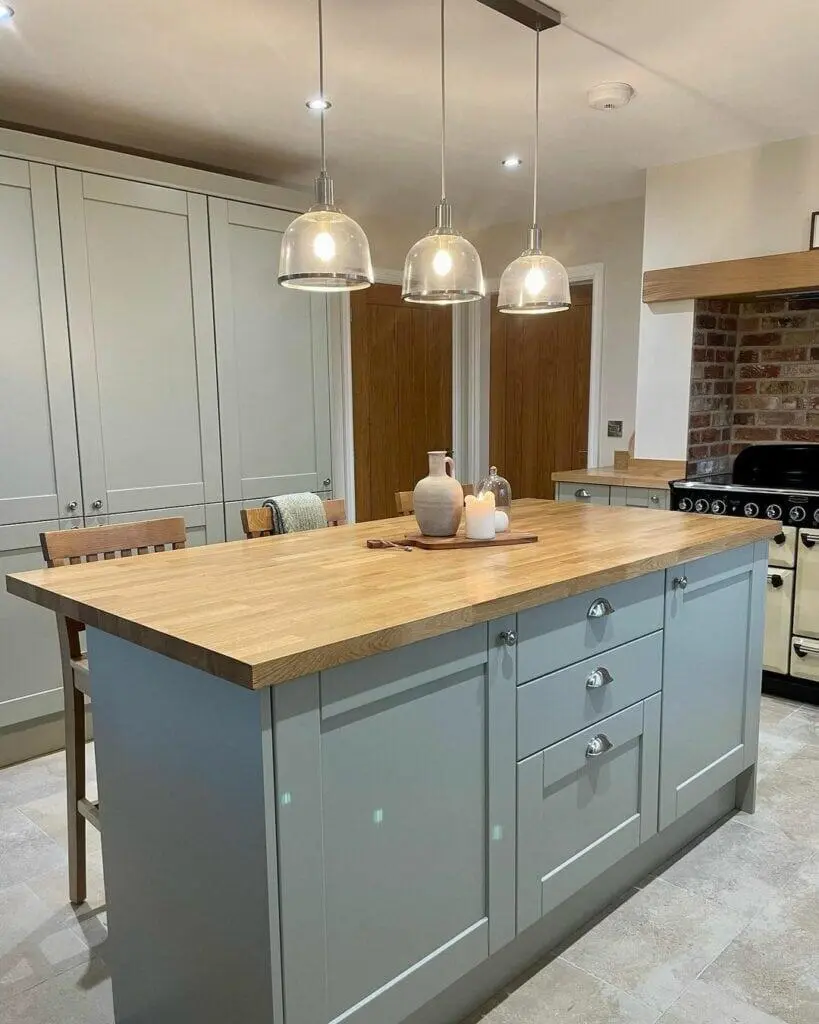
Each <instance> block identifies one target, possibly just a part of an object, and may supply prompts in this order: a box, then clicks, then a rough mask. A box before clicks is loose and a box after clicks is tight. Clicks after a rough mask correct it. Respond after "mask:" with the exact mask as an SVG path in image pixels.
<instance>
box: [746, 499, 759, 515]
mask: <svg viewBox="0 0 819 1024" xmlns="http://www.w3.org/2000/svg"><path fill="white" fill-rule="evenodd" d="M742 511H743V512H744V513H745V515H746V516H748V518H749V519H756V517H757V516H758V515H759V505H757V504H756V502H754V501H749V502H748V504H747V505H746V506H745V508H743V510H742Z"/></svg>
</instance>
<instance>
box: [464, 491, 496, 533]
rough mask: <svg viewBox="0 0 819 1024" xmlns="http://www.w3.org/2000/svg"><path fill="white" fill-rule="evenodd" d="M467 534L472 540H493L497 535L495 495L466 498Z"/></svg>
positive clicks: (489, 492) (471, 495)
mask: <svg viewBox="0 0 819 1024" xmlns="http://www.w3.org/2000/svg"><path fill="white" fill-rule="evenodd" d="M466 535H467V537H468V538H469V539H470V540H492V539H493V538H494V536H495V495H494V494H492V492H491V491H487V493H486V494H482V495H481V496H480V497H479V498H477V497H475V495H474V494H469V495H467V498H466Z"/></svg>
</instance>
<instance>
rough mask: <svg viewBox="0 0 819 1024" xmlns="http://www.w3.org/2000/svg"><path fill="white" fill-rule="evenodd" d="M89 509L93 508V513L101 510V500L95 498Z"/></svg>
mask: <svg viewBox="0 0 819 1024" xmlns="http://www.w3.org/2000/svg"><path fill="white" fill-rule="evenodd" d="M91 508H93V509H94V511H95V512H99V510H100V509H101V508H102V498H97V500H96V501H92V502H91Z"/></svg>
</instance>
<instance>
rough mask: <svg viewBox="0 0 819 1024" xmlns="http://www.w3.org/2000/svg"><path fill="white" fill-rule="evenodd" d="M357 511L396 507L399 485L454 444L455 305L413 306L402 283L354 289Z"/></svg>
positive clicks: (407, 484)
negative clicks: (403, 294) (429, 455)
mask: <svg viewBox="0 0 819 1024" xmlns="http://www.w3.org/2000/svg"><path fill="white" fill-rule="evenodd" d="M351 339H352V373H353V439H354V446H355V477H356V519H358V520H359V522H362V521H367V520H372V519H382V518H385V517H388V516H393V515H395V503H394V495H395V492H396V491H406V490H411V489H412V488H413V487H414V486H415V484H416V483H417V481H418V480H419V479H420V478H421V477H423V476H425V475H426V473H427V471H428V463H427V457H426V453H427V451H429V450H431V449H443V448H449V447H451V444H452V313H451V311H450V310H449V309H435V308H430V307H423V306H409V305H407V304H406V303H404V302H403V301H402V300H401V289H400V288H399V287H398V286H397V285H383V284H381V285H373V287H372V288H368V289H367V290H366V291H361V292H355V293H353V295H352V297H351Z"/></svg>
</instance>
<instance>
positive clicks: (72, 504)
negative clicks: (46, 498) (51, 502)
mask: <svg viewBox="0 0 819 1024" xmlns="http://www.w3.org/2000/svg"><path fill="white" fill-rule="evenodd" d="M79 506H80V503H79V502H78V501H69V503H68V504H67V505H66V506H65V508H66V511H67V512H76V511H77V509H78V508H79Z"/></svg>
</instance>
